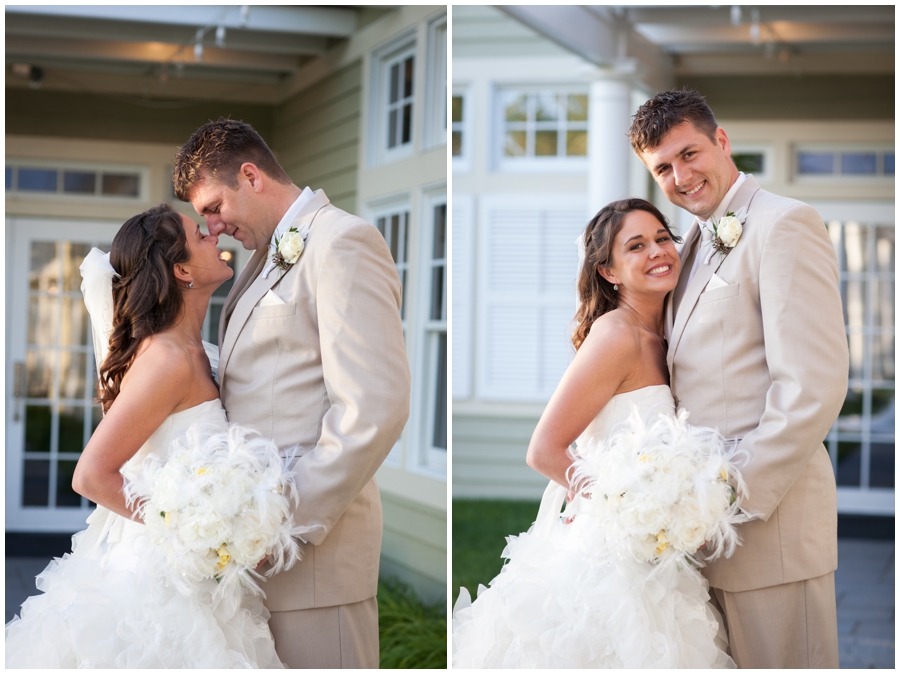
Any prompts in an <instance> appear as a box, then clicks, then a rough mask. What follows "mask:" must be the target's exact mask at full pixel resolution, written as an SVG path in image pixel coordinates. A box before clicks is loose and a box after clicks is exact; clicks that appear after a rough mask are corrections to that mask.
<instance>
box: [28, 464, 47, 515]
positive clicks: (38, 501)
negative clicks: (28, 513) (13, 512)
mask: <svg viewBox="0 0 900 674" xmlns="http://www.w3.org/2000/svg"><path fill="white" fill-rule="evenodd" d="M49 493H50V462H49V461H35V460H33V459H26V460H25V474H24V475H23V479H22V505H23V506H46V505H49V500H48V496H49Z"/></svg>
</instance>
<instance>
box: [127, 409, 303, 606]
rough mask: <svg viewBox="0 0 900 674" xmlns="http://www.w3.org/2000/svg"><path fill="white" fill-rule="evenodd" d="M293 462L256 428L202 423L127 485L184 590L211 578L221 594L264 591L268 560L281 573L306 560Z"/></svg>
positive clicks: (151, 460)
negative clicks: (260, 581) (295, 508)
mask: <svg viewBox="0 0 900 674" xmlns="http://www.w3.org/2000/svg"><path fill="white" fill-rule="evenodd" d="M286 462H287V459H282V458H281V456H280V455H279V453H278V448H277V447H276V445H275V444H274V443H273V442H271V441H269V440H266V439H264V438H262V437H259V436H258V435H257V434H256V433H255V432H253V431H250V430H249V429H246V428H242V427H240V426H230V427H229V428H228V429H227V430H222V427H221V426H217V427H211V426H210V425H204V424H198V425H195V426H192V427H191V428H190V429H188V431H187V433H186V435H185V436H183V437H182V438H180V439H179V440H176V441H175V442H173V445H172V448H171V451H170V454H169V456H168V457H167V458H166V459H162V458H160V457H157V456H150V457H148V458H147V459H146V461H145V463H144V466H143V469H142V470H141V471H140V473H139V474H138V475H135V476H134V477H133V479H132V480H130V481H128V482H127V483H126V486H125V496H126V499H127V501H128V503H129V504H131V503H134V502H138V503H139V506H138V508H137V512H138V514H139V515H140V516H141V518H142V519H143V520H144V524H145V525H146V526H147V530H148V533H149V534H150V539H151V541H152V542H153V544H154V545H155V546H156V550H155V553H156V554H157V555H158V556H161V557H162V558H163V560H164V565H165V566H166V567H167V569H168V570H169V571H171V572H173V573H170V574H168V575H169V577H170V578H172V579H173V580H174V582H175V583H176V584H177V585H178V586H179V588H180V589H181V590H182V591H184V592H186V593H188V594H189V593H191V592H192V590H193V588H194V587H195V586H196V585H197V584H198V583H200V582H202V581H204V580H207V579H211V578H212V579H215V580H216V581H218V583H219V586H218V588H217V589H216V591H217V593H219V592H230V591H232V590H233V589H235V588H236V587H238V586H241V585H243V586H244V587H247V588H249V589H250V590H251V591H253V592H256V593H262V590H261V589H260V588H259V586H258V585H257V582H256V580H257V578H261V576H260V575H259V574H257V573H256V571H255V569H256V567H257V565H259V563H260V562H261V561H262V560H263V559H265V558H266V557H267V556H268V557H269V558H270V561H271V562H272V564H273V567H274V568H273V570H272V571H271V573H277V572H278V571H281V570H282V569H287V568H290V567H291V566H292V565H293V564H294V562H296V561H297V560H298V559H299V558H300V550H299V545H298V543H297V541H296V540H295V538H294V537H293V534H294V532H293V523H292V517H291V509H290V502H289V500H288V493H289V492H291V493H293V494H294V496H295V498H296V491H294V484H293V479H292V476H291V474H290V473H289V472H288V470H287V468H286Z"/></svg>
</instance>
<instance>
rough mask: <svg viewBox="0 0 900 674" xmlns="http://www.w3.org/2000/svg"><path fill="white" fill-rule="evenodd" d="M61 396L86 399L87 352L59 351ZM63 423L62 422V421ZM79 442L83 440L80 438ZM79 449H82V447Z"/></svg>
mask: <svg viewBox="0 0 900 674" xmlns="http://www.w3.org/2000/svg"><path fill="white" fill-rule="evenodd" d="M58 358H59V397H60V398H68V399H70V400H71V399H84V398H85V396H87V394H88V392H87V390H86V388H85V385H86V384H87V381H86V376H87V375H86V373H85V370H86V369H87V354H86V353H74V352H72V351H60V352H59V356H58ZM60 423H62V422H60ZM79 442H81V440H80V439H79ZM78 451H81V450H80V449H79V450H78Z"/></svg>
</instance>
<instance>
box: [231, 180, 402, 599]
mask: <svg viewBox="0 0 900 674" xmlns="http://www.w3.org/2000/svg"><path fill="white" fill-rule="evenodd" d="M309 222H311V223H312V224H311V227H310V230H309V236H308V237H307V240H306V248H305V250H304V251H303V254H302V256H301V257H300V259H299V261H298V262H297V263H296V264H294V265H293V266H292V267H291V268H290V269H289V270H288V271H287V272H282V270H280V269H277V268H276V269H274V270H273V271H272V272H271V273H270V274H269V276H268V278H263V277H262V275H261V272H262V270H263V268H264V266H265V263H266V260H267V257H268V255H269V253H270V252H271V250H270V249H264V250H256V251H254V253H253V255H252V257H251V258H250V261H249V262H248V264H247V266H246V267H245V268H244V270H243V271H242V272H241V275H240V276H239V277H238V279H237V281H236V282H235V285H234V287H233V288H232V290H231V292H230V293H229V295H228V298H227V299H226V301H225V305H224V308H223V312H224V316H225V320H223V321H221V324H220V325H221V327H220V330H219V344H220V362H219V381H220V386H221V393H222V402H223V403H224V405H225V409H226V410H227V414H228V419H229V421H231V422H235V423H239V424H244V425H247V426H250V427H252V428H255V429H256V430H257V431H259V432H260V433H262V435H263V436H265V437H269V438H273V439H274V440H275V442H276V443H277V444H278V446H279V447H281V448H282V449H287V448H289V447H292V446H293V445H299V446H300V450H299V459H297V461H296V463H295V464H294V467H293V472H294V475H295V477H296V481H297V486H298V491H299V495H300V503H299V505H298V506H297V508H296V510H295V512H294V523H295V524H296V525H299V526H300V527H302V529H303V534H302V536H303V538H304V539H306V540H307V541H308V543H307V544H304V545H303V546H302V550H303V559H302V561H300V562H299V563H298V564H297V565H296V566H294V568H292V569H291V570H289V571H286V572H283V573H280V574H277V575H275V576H273V577H272V578H270V579H269V580H268V581H267V582H266V583H265V585H264V588H263V589H264V590H265V592H266V596H267V598H266V606H267V607H268V608H269V610H270V611H289V610H291V611H292V610H298V609H308V608H321V607H325V606H335V605H341V604H350V603H354V602H359V601H362V600H365V599H368V598H370V597H374V596H375V593H376V590H377V586H378V563H379V558H380V553H381V536H382V513H381V500H380V497H379V494H378V486H377V485H376V483H375V479H374V477H373V476H374V474H375V471H376V470H377V469H378V467H379V466H380V465H381V463H382V462H383V461H384V459H385V457H386V456H387V455H388V452H390V450H391V447H393V445H394V443H395V442H396V440H397V438H399V437H400V433H401V431H402V430H403V426H404V424H405V423H406V420H407V417H408V416H409V384H410V378H409V364H408V361H407V357H406V348H405V345H404V339H403V328H402V325H401V322H400V309H399V308H400V301H401V290H400V281H399V278H398V276H397V269H396V266H395V265H394V262H393V260H392V258H391V254H390V251H389V250H388V247H387V245H386V243H385V241H384V238H383V237H382V236H381V234H380V233H379V232H378V230H377V229H376V228H375V227H373V226H372V225H371V224H369V223H368V222H366V221H365V220H362V219H361V218H358V217H356V216H354V215H350V214H349V213H346V212H344V211H342V210H340V209H339V208H335V207H334V206H332V205H331V204H330V203H329V201H328V198H327V197H326V196H325V194H324V192H322V191H321V190H320V191H318V192H316V193H315V195H314V196H313V198H312V199H311V200H310V201H309V202H308V203H307V204H306V205H305V206H304V207H303V208H302V210H301V211H300V213H299V214H298V216H297V218H296V219H295V220H294V225H293V226H295V227H297V229H298V230H301V231H302V227H303V226H304V225H305V224H306V223H309ZM269 290H271V291H272V292H274V293H275V294H276V295H277V296H278V297H280V298H281V299H282V300H284V303H283V304H267V305H265V306H260V300H261V299H262V298H263V297H264V296H265V295H266V293H267V292H268V291H269Z"/></svg>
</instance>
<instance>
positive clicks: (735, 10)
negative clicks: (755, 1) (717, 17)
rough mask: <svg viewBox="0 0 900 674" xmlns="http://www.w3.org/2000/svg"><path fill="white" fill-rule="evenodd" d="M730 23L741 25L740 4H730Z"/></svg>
mask: <svg viewBox="0 0 900 674" xmlns="http://www.w3.org/2000/svg"><path fill="white" fill-rule="evenodd" d="M731 25H732V26H740V25H741V6H740V5H732V6H731Z"/></svg>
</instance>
